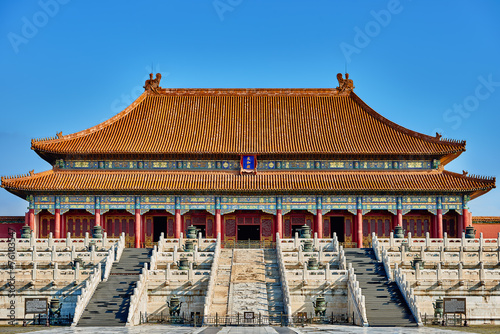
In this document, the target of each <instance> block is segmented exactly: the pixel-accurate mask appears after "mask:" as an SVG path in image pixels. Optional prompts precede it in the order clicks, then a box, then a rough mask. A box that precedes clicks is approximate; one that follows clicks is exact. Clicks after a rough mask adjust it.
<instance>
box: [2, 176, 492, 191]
mask: <svg viewBox="0 0 500 334" xmlns="http://www.w3.org/2000/svg"><path fill="white" fill-rule="evenodd" d="M2 187H4V188H6V189H7V190H9V191H11V192H14V193H16V194H20V193H25V192H29V193H32V192H37V191H41V192H52V193H53V192H113V191H119V192H142V193H145V192H170V193H172V192H174V193H175V192H183V193H184V192H191V193H193V192H194V193H196V192H211V193H239V194H242V193H245V194H262V193H268V194H269V193H314V192H321V193H326V192H363V191H377V192H402V191H404V192H408V191H411V192H426V191H428V192H440V193H446V192H464V193H471V194H472V197H476V196H479V195H480V194H482V193H484V192H487V191H489V190H490V189H492V188H495V179H494V178H479V177H469V176H464V175H461V174H456V173H452V172H448V171H440V170H439V171H438V170H435V171H431V172H404V171H390V172H367V171H357V172H345V171H342V172H330V171H329V172H323V171H307V172H306V171H279V172H278V171H273V172H260V173H258V174H257V175H240V174H238V173H237V172H228V171H220V172H219V171H217V172H211V173H206V172H193V171H189V172H187V171H137V170H135V171H129V170H125V171H123V170H122V171H114V170H100V171H96V170H81V171H75V170H63V169H52V170H48V171H45V172H42V173H36V174H33V175H27V176H23V177H19V178H11V179H9V178H2Z"/></svg>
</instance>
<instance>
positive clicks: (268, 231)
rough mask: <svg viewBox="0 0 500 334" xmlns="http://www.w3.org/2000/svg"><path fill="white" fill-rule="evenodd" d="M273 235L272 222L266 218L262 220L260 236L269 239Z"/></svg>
mask: <svg viewBox="0 0 500 334" xmlns="http://www.w3.org/2000/svg"><path fill="white" fill-rule="evenodd" d="M272 234H273V220H272V219H269V218H266V219H262V236H263V237H270V236H272Z"/></svg>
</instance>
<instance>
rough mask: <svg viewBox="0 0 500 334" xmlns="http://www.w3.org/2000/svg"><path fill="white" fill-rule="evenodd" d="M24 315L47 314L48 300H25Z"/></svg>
mask: <svg viewBox="0 0 500 334" xmlns="http://www.w3.org/2000/svg"><path fill="white" fill-rule="evenodd" d="M24 313H25V314H36V313H47V298H26V299H25V300H24Z"/></svg>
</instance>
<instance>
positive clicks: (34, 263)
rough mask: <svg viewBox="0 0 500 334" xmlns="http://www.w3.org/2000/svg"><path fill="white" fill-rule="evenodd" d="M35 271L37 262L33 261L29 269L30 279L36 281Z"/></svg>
mask: <svg viewBox="0 0 500 334" xmlns="http://www.w3.org/2000/svg"><path fill="white" fill-rule="evenodd" d="M36 271H37V262H33V269H32V270H31V280H32V281H36Z"/></svg>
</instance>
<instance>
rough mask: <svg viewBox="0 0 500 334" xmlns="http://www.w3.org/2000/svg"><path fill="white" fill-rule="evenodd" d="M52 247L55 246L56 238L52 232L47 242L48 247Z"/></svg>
mask: <svg viewBox="0 0 500 334" xmlns="http://www.w3.org/2000/svg"><path fill="white" fill-rule="evenodd" d="M52 245H54V238H53V237H52V232H50V233H49V239H48V240H47V246H48V247H49V248H52Z"/></svg>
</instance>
